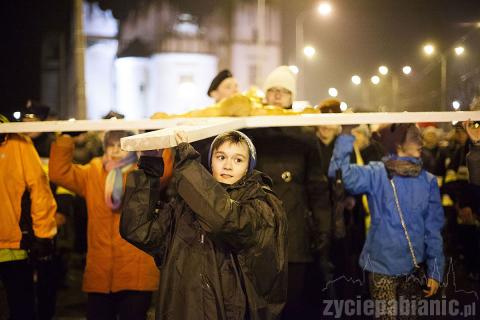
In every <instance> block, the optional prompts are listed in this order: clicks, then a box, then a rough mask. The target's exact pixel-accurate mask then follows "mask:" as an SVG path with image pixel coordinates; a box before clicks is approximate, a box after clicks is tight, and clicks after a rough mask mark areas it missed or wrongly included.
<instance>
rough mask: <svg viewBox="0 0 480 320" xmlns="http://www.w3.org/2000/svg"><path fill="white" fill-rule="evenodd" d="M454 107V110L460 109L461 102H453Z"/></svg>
mask: <svg viewBox="0 0 480 320" xmlns="http://www.w3.org/2000/svg"><path fill="white" fill-rule="evenodd" d="M452 107H453V109H455V110H458V109H460V102H458V101H457V100H455V101H453V102H452Z"/></svg>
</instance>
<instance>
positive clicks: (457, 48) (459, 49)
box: [455, 46, 465, 56]
mask: <svg viewBox="0 0 480 320" xmlns="http://www.w3.org/2000/svg"><path fill="white" fill-rule="evenodd" d="M464 52H465V48H464V47H462V46H459V47H456V48H455V54H456V55H457V56H461V55H462V54H463V53H464Z"/></svg>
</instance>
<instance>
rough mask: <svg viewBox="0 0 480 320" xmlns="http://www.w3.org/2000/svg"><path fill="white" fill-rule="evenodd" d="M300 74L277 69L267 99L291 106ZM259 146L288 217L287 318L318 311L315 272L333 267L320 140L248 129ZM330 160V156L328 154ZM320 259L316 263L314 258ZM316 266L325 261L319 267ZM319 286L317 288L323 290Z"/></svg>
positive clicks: (261, 164)
mask: <svg viewBox="0 0 480 320" xmlns="http://www.w3.org/2000/svg"><path fill="white" fill-rule="evenodd" d="M295 84H296V79H295V75H294V74H293V73H292V72H291V71H290V70H289V68H288V67H287V66H281V67H278V68H277V69H275V70H274V71H273V72H272V73H270V75H269V76H268V77H267V79H266V81H265V85H264V92H265V93H266V103H267V104H269V105H274V106H278V107H283V108H286V109H289V108H291V107H292V102H293V100H294V98H295V93H296V86H295ZM244 132H245V133H246V134H247V135H249V136H250V137H251V138H252V140H253V142H254V143H255V145H256V147H257V152H258V162H257V167H258V169H259V170H261V171H263V172H265V173H266V174H267V175H269V176H270V177H271V178H272V180H273V190H274V191H275V193H276V194H277V195H278V197H279V198H280V200H282V201H283V204H284V207H285V211H286V213H287V219H288V262H289V264H288V297H287V305H286V307H285V312H284V317H283V318H284V319H305V318H311V317H314V315H313V314H312V313H313V312H315V311H314V310H315V309H318V308H319V307H320V306H321V305H322V303H321V301H319V300H317V301H313V303H308V300H309V297H311V296H317V295H316V294H312V291H311V290H310V289H309V287H308V284H309V283H311V281H310V280H311V278H312V275H314V274H318V273H319V272H326V271H325V270H327V269H329V268H330V261H329V258H328V246H329V243H328V239H329V232H330V216H331V215H330V202H329V190H328V181H327V178H326V175H325V174H324V173H323V172H322V160H323V159H321V158H320V152H319V146H318V141H317V140H316V138H315V135H314V133H313V132H309V131H307V130H306V129H303V128H299V127H280V128H261V129H253V130H245V131H244ZM325 160H327V159H325ZM315 261H316V262H318V265H316V264H315V263H314V262H315ZM316 266H318V267H320V270H319V268H316ZM321 289H322V288H321V287H320V286H317V287H316V288H314V290H317V291H320V290H321Z"/></svg>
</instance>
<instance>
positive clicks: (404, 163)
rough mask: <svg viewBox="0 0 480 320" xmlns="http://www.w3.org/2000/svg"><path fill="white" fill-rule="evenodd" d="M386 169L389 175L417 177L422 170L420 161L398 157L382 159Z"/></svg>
mask: <svg viewBox="0 0 480 320" xmlns="http://www.w3.org/2000/svg"><path fill="white" fill-rule="evenodd" d="M382 161H383V163H384V164H385V168H386V169H387V173H388V176H389V177H393V176H401V177H417V176H418V175H419V174H420V172H421V171H422V161H421V160H418V161H413V160H406V159H398V158H394V157H390V158H388V157H387V158H384V159H382Z"/></svg>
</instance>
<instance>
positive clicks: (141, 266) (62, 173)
mask: <svg viewBox="0 0 480 320" xmlns="http://www.w3.org/2000/svg"><path fill="white" fill-rule="evenodd" d="M131 134H132V133H131V132H128V131H109V132H106V133H105V137H104V141H103V142H104V150H105V154H104V156H103V157H96V158H93V159H92V160H91V161H90V162H89V163H87V164H86V165H78V164H73V163H72V157H73V150H74V141H73V139H72V138H71V137H70V136H68V135H61V136H60V137H58V138H57V140H56V142H54V143H53V144H52V147H51V152H50V162H49V175H50V179H51V180H52V181H53V182H54V183H56V184H58V185H60V186H63V187H65V188H67V189H69V190H72V191H73V192H75V193H76V194H78V195H80V196H82V197H84V198H85V200H86V202H87V212H88V227H87V243H88V248H87V263H86V268H85V271H84V277H83V291H85V292H87V293H88V300H87V319H116V316H117V315H118V316H119V317H120V319H145V318H146V314H147V311H148V308H149V306H150V302H151V296H152V292H153V291H155V290H157V288H158V283H159V270H158V269H157V267H156V265H155V262H154V260H153V258H152V257H151V256H149V255H147V254H146V253H144V252H142V251H141V250H139V249H137V248H135V247H134V246H132V245H131V244H129V243H128V242H126V241H125V240H123V239H122V237H121V236H120V232H119V223H120V209H121V199H122V195H123V189H124V183H125V179H126V175H127V174H128V173H129V172H130V171H132V170H133V169H135V165H136V162H137V157H136V154H135V153H133V152H126V151H123V150H121V149H120V139H121V138H122V137H126V136H128V135H131ZM163 157H164V159H167V162H168V161H170V170H166V172H165V174H164V176H163V177H162V179H161V182H164V183H165V182H166V181H167V180H168V177H169V176H171V173H172V169H171V167H172V156H171V153H170V150H166V151H165V153H164V154H163Z"/></svg>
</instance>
